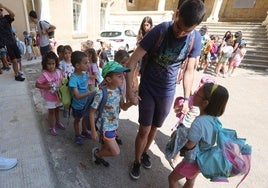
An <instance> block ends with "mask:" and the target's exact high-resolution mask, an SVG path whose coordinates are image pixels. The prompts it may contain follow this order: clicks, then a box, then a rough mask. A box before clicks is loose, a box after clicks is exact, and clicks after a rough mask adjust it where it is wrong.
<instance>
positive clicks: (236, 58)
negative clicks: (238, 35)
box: [227, 40, 247, 76]
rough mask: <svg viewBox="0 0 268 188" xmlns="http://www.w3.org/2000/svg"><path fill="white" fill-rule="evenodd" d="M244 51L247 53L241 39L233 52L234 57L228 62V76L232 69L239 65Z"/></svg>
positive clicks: (232, 71) (244, 43)
mask: <svg viewBox="0 0 268 188" xmlns="http://www.w3.org/2000/svg"><path fill="white" fill-rule="evenodd" d="M246 53H247V49H246V42H245V41H244V40H242V41H241V43H240V46H239V47H238V49H237V50H236V52H235V54H234V57H233V58H232V59H231V61H230V62H229V67H228V71H227V75H228V76H231V75H232V74H233V73H234V70H235V69H236V68H237V67H238V66H239V65H240V63H241V61H242V60H243V59H244V56H245V55H246Z"/></svg>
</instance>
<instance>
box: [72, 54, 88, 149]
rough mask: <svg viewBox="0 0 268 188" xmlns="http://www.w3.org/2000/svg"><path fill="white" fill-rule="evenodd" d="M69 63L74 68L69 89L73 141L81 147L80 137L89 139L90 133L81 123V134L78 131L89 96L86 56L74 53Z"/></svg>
mask: <svg viewBox="0 0 268 188" xmlns="http://www.w3.org/2000/svg"><path fill="white" fill-rule="evenodd" d="M71 62H72V65H73V66H74V73H72V74H71V77H70V81H69V87H70V89H71V92H72V96H73V98H72V104H71V107H72V111H73V117H74V132H75V140H76V143H77V144H78V145H82V144H83V141H82V138H81V137H86V138H90V133H89V131H88V130H87V127H86V124H85V123H84V122H83V121H82V132H81V134H80V131H79V123H80V119H81V118H82V116H83V113H84V106H85V104H86V102H87V97H88V96H89V95H90V91H89V90H88V86H87V80H88V75H87V74H86V73H85V71H86V70H87V56H86V54H85V53H84V52H80V51H75V52H73V53H72V55H71Z"/></svg>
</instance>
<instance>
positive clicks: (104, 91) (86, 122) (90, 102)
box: [83, 86, 108, 141]
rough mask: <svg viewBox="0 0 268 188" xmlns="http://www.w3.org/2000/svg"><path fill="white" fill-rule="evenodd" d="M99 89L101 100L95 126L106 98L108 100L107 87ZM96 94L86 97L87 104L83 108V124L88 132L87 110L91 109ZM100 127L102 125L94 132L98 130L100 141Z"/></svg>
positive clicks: (89, 127)
mask: <svg viewBox="0 0 268 188" xmlns="http://www.w3.org/2000/svg"><path fill="white" fill-rule="evenodd" d="M100 89H101V90H102V99H101V102H100V104H99V106H98V108H97V118H96V119H95V125H96V123H97V121H98V120H99V119H100V118H101V117H102V112H103V109H104V106H105V104H106V102H107V98H108V94H107V87H106V86H103V87H101V88H100ZM96 93H97V91H94V92H93V93H91V94H90V95H89V96H88V98H87V103H86V105H85V107H84V113H83V121H84V122H85V124H86V126H87V129H88V130H90V129H91V126H90V120H89V110H90V108H91V104H92V102H93V101H94V97H95V96H96ZM102 126H103V125H101V127H100V129H98V127H96V130H98V131H99V133H100V141H101V140H102V138H101V136H102V134H101V132H102Z"/></svg>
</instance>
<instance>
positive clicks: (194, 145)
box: [168, 83, 229, 188]
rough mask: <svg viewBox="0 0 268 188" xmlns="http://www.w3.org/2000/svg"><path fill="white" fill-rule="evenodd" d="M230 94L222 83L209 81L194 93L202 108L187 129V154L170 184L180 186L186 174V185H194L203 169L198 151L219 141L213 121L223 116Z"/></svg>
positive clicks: (169, 177)
mask: <svg viewBox="0 0 268 188" xmlns="http://www.w3.org/2000/svg"><path fill="white" fill-rule="evenodd" d="M228 98H229V93H228V91H227V89H226V88H224V87H223V86H220V85H217V84H214V83H206V84H204V85H203V86H202V87H201V88H200V89H199V90H198V91H196V92H195V93H194V98H193V105H195V106H198V107H199V109H200V116H198V117H196V119H195V120H194V122H193V123H192V125H191V128H190V130H189V133H188V137H187V138H188V142H187V143H186V144H185V146H184V151H185V157H184V159H183V160H182V161H181V162H180V163H179V164H178V165H177V166H176V168H175V169H174V170H173V171H172V172H171V174H170V175H169V176H168V181H169V187H170V188H175V187H178V180H180V179H183V178H186V182H185V184H184V185H183V187H187V188H192V187H194V182H195V179H196V177H197V175H198V174H199V172H200V170H199V168H198V165H197V162H196V154H197V152H199V151H200V152H202V151H205V150H207V149H209V148H211V147H213V145H214V144H215V142H216V135H217V128H216V126H215V125H214V124H213V123H212V122H214V121H211V120H212V119H214V118H218V117H219V116H221V115H222V114H223V113H224V111H225V107H226V104H227V101H228Z"/></svg>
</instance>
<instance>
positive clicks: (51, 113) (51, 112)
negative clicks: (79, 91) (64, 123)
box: [48, 109, 55, 128]
mask: <svg viewBox="0 0 268 188" xmlns="http://www.w3.org/2000/svg"><path fill="white" fill-rule="evenodd" d="M54 111H55V110H54V109H48V123H49V127H50V128H55V124H54Z"/></svg>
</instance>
